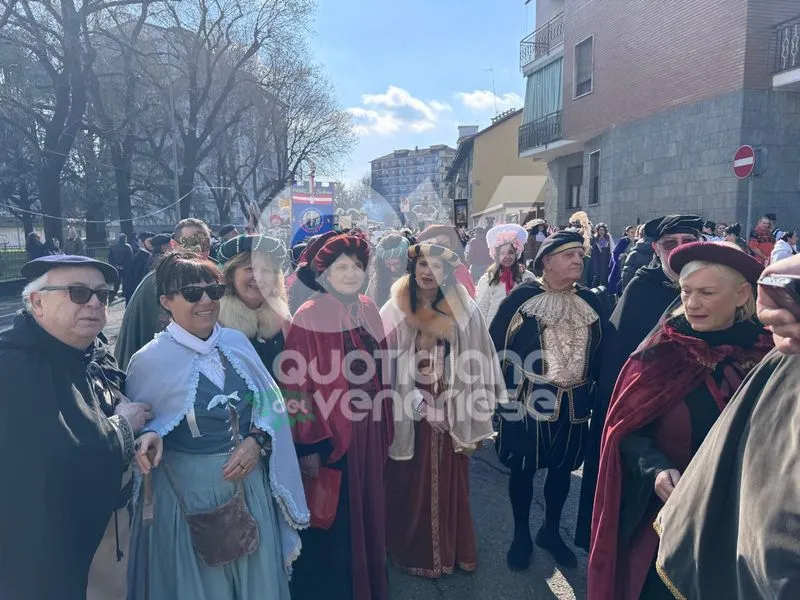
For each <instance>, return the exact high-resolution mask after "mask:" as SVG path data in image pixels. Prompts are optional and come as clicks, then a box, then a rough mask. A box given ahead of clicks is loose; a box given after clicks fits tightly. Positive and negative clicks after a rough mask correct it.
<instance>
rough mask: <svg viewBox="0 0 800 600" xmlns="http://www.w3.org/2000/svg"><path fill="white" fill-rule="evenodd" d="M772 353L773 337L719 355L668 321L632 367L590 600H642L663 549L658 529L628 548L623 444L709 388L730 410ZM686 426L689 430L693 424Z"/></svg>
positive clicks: (612, 418)
mask: <svg viewBox="0 0 800 600" xmlns="http://www.w3.org/2000/svg"><path fill="white" fill-rule="evenodd" d="M771 347H772V340H771V338H770V337H769V336H767V335H763V336H761V337H759V338H758V340H757V342H756V344H755V345H754V347H753V348H750V349H743V348H741V347H737V346H725V345H723V346H716V347H713V348H712V347H709V346H708V345H707V344H706V343H705V342H704V341H702V340H700V339H697V338H694V337H691V336H688V335H684V334H681V333H679V332H678V331H677V330H676V329H675V328H674V326H673V325H672V324H671V323H670V322H669V321H667V322H666V323H664V325H663V326H662V327H661V329H660V331H659V332H658V333H656V334H655V335H653V336H652V337H651V338H650V339H648V340H646V341H645V342H644V343H643V345H642V346H641V347H640V348H639V349H638V350H637V351H636V352H635V353H634V354H632V355H631V357H630V358H629V359H628V361H627V362H626V363H625V366H624V367H623V369H622V372H621V373H620V376H619V378H618V379H617V384H616V387H615V388H614V394H613V396H612V399H611V404H610V406H609V410H608V416H607V417H606V424H605V429H604V431H603V439H602V445H601V448H600V470H599V474H598V478H597V491H596V492H595V497H594V512H593V515H592V537H591V540H592V544H591V553H590V555H589V569H588V573H587V577H588V586H587V587H588V599H589V600H638V595H637V593H636V592H635V591H632V590H636V589H638V590H639V592H638V593H641V589H642V586H643V585H644V581H645V579H646V577H647V572H648V570H649V569H650V567H651V564H652V562H653V558H654V557H655V553H656V550H657V548H658V536H657V535H656V533H655V530H653V529H652V527H648V528H647V530H646V531H645V532H644V535H639V536H636V535H635V536H634V538H633V539H632V540H631V543H630V545H629V547H627V548H622V547H620V544H619V522H620V507H621V493H622V468H623V465H622V455H621V452H620V444H621V442H622V440H624V439H625V437H626V436H628V435H630V434H631V433H633V432H635V431H638V430H640V429H641V428H643V427H645V426H646V425H648V424H650V423H653V422H655V421H657V420H658V419H660V418H661V417H663V416H664V415H666V414H667V413H669V412H670V411H671V410H672V409H673V408H675V407H676V405H678V404H679V403H681V402H683V401H684V399H685V398H686V396H687V395H688V394H689V393H690V392H692V391H693V390H694V389H696V388H697V387H699V386H700V385H703V384H705V385H706V386H707V387H708V390H709V392H710V393H711V395H712V396H713V397H714V399H715V401H716V403H717V405H718V406H719V407H720V409H722V408H724V406H725V405H726V404H727V402H728V400H729V399H730V398H731V396H732V395H733V394H734V393H735V392H736V388H737V387H738V384H740V383H741V381H742V379H743V378H744V375H746V374H747V372H748V371H749V370H750V369H752V368H753V367H754V366H755V365H756V364H758V362H759V361H760V360H761V359H762V358H763V357H764V356H765V355H766V353H767V352H768V351H769V350H770V348H771ZM729 357H732V358H733V359H734V361H735V362H734V368H731V369H726V372H725V380H726V381H725V384H724V385H722V386H718V385H717V384H716V383H715V381H714V379H713V377H712V373H713V372H714V370H715V368H716V365H717V364H718V363H719V362H721V361H722V360H724V359H726V358H729ZM737 371H738V372H737ZM686 427H687V429H688V428H689V424H688V423H687V424H686ZM677 437H680V436H677ZM656 441H657V444H658V446H659V449H660V450H661V451H662V452H664V453H665V454H667V455H668V456H669V457H670V458H673V459H678V460H677V463H680V464H682V465H687V464H688V463H689V461H690V460H691V456H690V455H689V452H688V448H687V447H686V446H685V445H682V447H666V446H667V444H668V441H667V440H666V439H661V438H660V439H657V440H656ZM683 455H685V456H683ZM650 516H652V517H653V518H655V514H653V515H649V514H648V515H646V516H645V518H649V517H650ZM651 522H652V521H651ZM629 590H631V592H630V593H629ZM631 595H635V597H630V596H631Z"/></svg>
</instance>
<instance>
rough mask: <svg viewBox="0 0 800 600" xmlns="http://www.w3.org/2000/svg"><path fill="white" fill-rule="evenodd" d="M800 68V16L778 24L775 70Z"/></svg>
mask: <svg viewBox="0 0 800 600" xmlns="http://www.w3.org/2000/svg"><path fill="white" fill-rule="evenodd" d="M798 68H800V17H798V18H796V19H794V20H792V21H787V22H786V23H783V24H781V25H779V26H778V29H777V36H776V51H775V72H776V73H780V72H781V71H788V70H790V69H798Z"/></svg>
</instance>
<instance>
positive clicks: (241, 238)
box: [214, 234, 286, 265]
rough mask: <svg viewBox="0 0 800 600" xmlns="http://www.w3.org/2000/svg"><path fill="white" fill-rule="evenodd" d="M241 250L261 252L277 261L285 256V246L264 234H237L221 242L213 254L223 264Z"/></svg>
mask: <svg viewBox="0 0 800 600" xmlns="http://www.w3.org/2000/svg"><path fill="white" fill-rule="evenodd" d="M242 252H263V253H264V254H269V255H270V256H272V257H274V258H275V259H276V260H277V261H278V262H282V261H283V260H284V259H285V258H286V246H285V245H284V244H283V242H282V241H281V240H279V239H277V238H274V237H268V236H266V235H245V234H242V235H237V236H236V237H235V238H232V239H230V240H228V241H227V242H225V243H223V244H222V245H221V246H220V247H219V248H218V249H217V253H216V255H215V257H214V258H215V259H216V261H217V262H218V263H219V264H221V265H224V264H225V263H226V262H228V261H229V260H230V259H232V258H233V257H234V256H236V255H237V254H241V253H242Z"/></svg>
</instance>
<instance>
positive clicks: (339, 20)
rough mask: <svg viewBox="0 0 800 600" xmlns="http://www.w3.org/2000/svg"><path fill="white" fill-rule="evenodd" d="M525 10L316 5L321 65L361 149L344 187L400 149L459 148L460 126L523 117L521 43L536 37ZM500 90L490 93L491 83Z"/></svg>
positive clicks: (360, 0)
mask: <svg viewBox="0 0 800 600" xmlns="http://www.w3.org/2000/svg"><path fill="white" fill-rule="evenodd" d="M533 6H534V5H533V3H531V4H530V5H529V6H525V4H524V0H318V11H317V19H316V24H315V35H314V38H313V39H312V41H311V46H312V50H313V52H314V59H315V60H316V61H317V62H319V63H321V64H322V65H323V66H324V67H325V71H326V73H327V74H328V76H329V77H330V79H331V81H332V83H333V85H334V87H335V91H336V96H337V98H338V100H339V103H340V104H341V106H342V107H343V108H344V109H345V110H347V111H348V112H349V113H350V115H351V117H352V119H353V123H354V125H355V132H356V133H357V135H358V145H357V147H356V149H355V150H354V151H353V153H352V154H351V156H350V157H349V158H348V159H346V160H345V161H344V164H343V165H342V167H343V170H342V172H341V173H336V174H332V175H333V176H335V178H337V179H340V180H344V181H355V180H357V179H359V178H360V177H361V176H362V175H365V174H368V173H369V162H370V160H373V159H375V158H378V157H379V156H382V155H384V154H387V153H390V152H392V151H393V150H398V149H401V148H407V149H413V148H414V147H415V146H419V147H420V148H426V147H428V146H430V145H432V144H447V145H449V146H451V147H453V148H455V146H456V140H457V137H458V130H457V127H458V126H459V125H479V126H480V127H481V129H482V128H484V127H486V126H488V125H490V124H491V118H492V116H493V115H494V114H495V105H496V107H497V112H503V111H505V110H507V109H509V108H522V105H523V99H524V79H523V77H522V74H521V73H520V70H519V42H520V40H521V39H522V38H523V37H524V36H525V35H526V34H527V33H528V32H529V31H531V30H532V29H533V18H534V17H533ZM488 69H493V71H494V89H495V91H496V95H495V94H494V93H493V92H492V73H491V72H490V71H488Z"/></svg>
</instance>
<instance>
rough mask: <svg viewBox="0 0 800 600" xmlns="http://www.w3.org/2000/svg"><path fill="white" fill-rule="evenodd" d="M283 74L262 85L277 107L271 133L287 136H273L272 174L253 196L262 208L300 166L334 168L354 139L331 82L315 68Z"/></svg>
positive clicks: (327, 170)
mask: <svg viewBox="0 0 800 600" xmlns="http://www.w3.org/2000/svg"><path fill="white" fill-rule="evenodd" d="M284 73H286V74H287V75H286V76H284V77H283V78H282V80H281V81H278V82H270V83H268V84H267V85H268V86H269V88H268V89H269V91H270V93H271V94H272V95H274V96H275V97H277V98H280V100H281V105H282V110H281V111H277V112H276V114H275V118H276V119H280V121H281V124H282V125H283V126H281V127H279V126H278V124H277V123H276V124H275V126H274V128H273V131H275V132H281V133H282V134H283V135H285V136H286V137H285V138H284V139H281V138H280V136H279V137H278V138H277V139H276V140H275V144H276V149H277V152H276V156H277V158H278V164H277V169H276V176H275V177H273V178H271V179H270V180H269V181H267V182H266V183H265V186H264V192H263V194H262V195H261V196H260V197H259V198H258V204H259V208H261V209H262V210H263V209H264V208H265V207H266V206H267V204H269V203H270V201H271V200H272V199H273V198H275V197H276V196H277V195H278V194H279V193H280V192H281V191H282V190H283V189H284V188H285V187H286V186H287V185H289V184H290V183H291V182H292V181H293V180H294V179H295V178H296V177H297V175H298V173H299V172H300V170H301V169H302V168H303V167H304V166H305V167H311V166H312V165H313V167H314V168H315V170H316V171H317V172H319V173H335V172H337V171H338V170H339V169H338V167H339V162H340V161H341V160H342V159H343V158H344V157H346V156H347V155H348V154H349V153H350V152H351V151H352V149H353V147H354V145H355V143H356V138H355V135H354V134H353V131H352V123H351V120H350V116H349V115H348V114H347V113H346V112H344V111H343V110H341V108H340V107H339V106H338V104H337V103H336V98H335V95H334V93H333V86H332V85H331V84H330V82H329V81H328V79H327V78H326V77H325V76H324V74H323V73H322V72H321V70H320V68H319V67H316V66H313V65H312V66H309V65H307V64H297V65H295V67H294V68H293V69H286V70H285V71H284Z"/></svg>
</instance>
